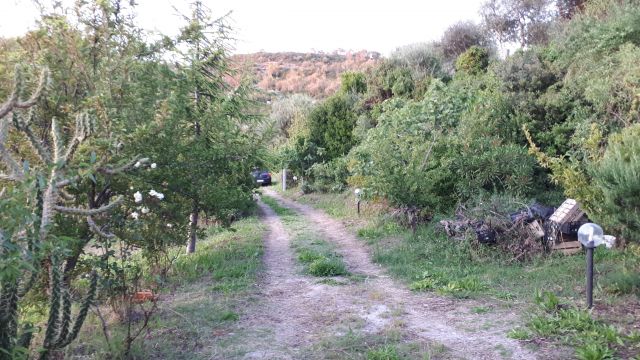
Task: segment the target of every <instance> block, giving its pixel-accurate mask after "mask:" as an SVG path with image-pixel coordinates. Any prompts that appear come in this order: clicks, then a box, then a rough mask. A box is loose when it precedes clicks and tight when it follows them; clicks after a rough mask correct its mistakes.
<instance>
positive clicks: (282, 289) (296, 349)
mask: <svg viewBox="0 0 640 360" xmlns="http://www.w3.org/2000/svg"><path fill="white" fill-rule="evenodd" d="M264 193H265V194H266V195H267V196H270V197H272V198H274V199H276V200H277V201H278V202H279V203H280V204H281V206H283V207H286V208H289V209H291V210H293V211H295V212H296V213H298V214H299V216H301V217H303V219H304V221H305V222H306V223H307V224H308V226H309V228H310V229H311V230H313V231H315V232H317V233H318V234H321V235H322V237H323V238H324V239H325V240H327V241H329V242H331V243H333V244H334V245H335V246H336V250H337V251H338V252H340V253H341V255H342V256H343V259H344V261H345V263H346V264H347V266H348V268H349V271H350V272H351V273H353V274H357V275H359V276H358V277H359V278H364V281H347V282H341V283H343V284H342V285H335V284H329V283H322V282H319V281H318V278H313V277H310V276H306V275H303V274H302V273H301V271H300V268H299V265H298V264H297V263H296V261H295V259H294V254H293V251H292V249H291V246H290V241H291V238H290V234H288V233H287V230H286V229H285V227H284V226H283V223H282V222H281V220H280V219H279V217H278V216H277V215H276V213H275V212H274V211H273V210H272V209H271V208H269V207H268V206H267V205H265V204H263V203H261V202H260V203H259V207H260V210H261V212H262V219H263V221H264V222H265V224H266V225H267V226H268V233H267V235H266V238H265V256H264V265H265V268H266V271H265V273H264V276H263V278H262V279H261V281H260V284H259V291H258V292H259V293H258V294H256V295H257V298H258V299H260V300H258V301H257V302H256V303H255V304H252V305H251V306H250V308H248V309H246V310H247V311H246V313H245V315H244V316H243V317H242V318H241V319H240V321H239V322H238V324H237V331H241V332H242V344H237V345H236V347H237V349H235V351H233V353H235V354H237V357H239V358H244V359H301V358H305V359H308V358H319V359H322V358H325V357H324V356H323V354H322V351H317V349H318V343H319V342H321V341H323V339H325V340H326V339H330V338H332V337H333V338H335V337H339V336H341V335H344V333H345V332H346V331H353V330H354V329H355V330H356V331H358V332H360V333H362V334H365V335H366V334H372V335H376V334H385V333H389V332H395V333H401V334H402V341H404V342H407V343H417V344H420V346H422V347H424V348H427V349H428V348H430V347H433V348H438V349H444V350H440V351H438V352H437V354H436V352H434V353H431V354H430V356H431V358H447V359H449V358H455V359H536V358H548V357H549V356H548V354H547V355H546V356H545V355H544V354H534V353H533V352H532V351H531V350H529V349H526V348H525V347H523V345H522V343H520V342H518V341H516V340H512V339H509V338H507V337H506V333H507V332H508V331H509V330H510V329H512V328H514V327H516V326H517V325H518V323H519V316H518V315H517V314H516V313H515V311H514V310H512V309H509V308H508V307H504V306H500V305H499V304H490V303H487V302H486V301H484V302H483V301H477V300H456V299H452V298H447V297H439V296H436V295H433V294H428V293H414V292H411V291H409V290H408V289H407V288H406V286H404V285H402V284H400V283H399V282H397V281H395V280H394V279H392V278H390V277H389V276H388V275H387V274H386V273H385V272H384V270H383V269H382V268H381V267H380V266H378V265H376V264H374V263H373V262H372V261H371V260H370V255H369V253H368V250H367V248H366V246H365V245H364V244H363V243H362V242H361V241H359V240H358V239H357V238H356V237H355V236H354V235H353V234H352V233H351V232H349V231H348V230H347V229H346V228H345V226H344V225H343V224H342V223H341V222H340V221H338V220H336V219H333V218H331V217H329V216H327V215H326V214H324V213H323V212H322V211H319V210H316V209H313V208H311V207H309V206H306V205H302V204H299V203H297V202H294V201H291V200H288V199H285V198H283V197H281V196H280V195H279V194H277V193H276V192H274V191H273V190H270V189H265V190H264ZM479 306H482V307H488V308H490V309H491V311H490V312H486V313H482V314H476V313H474V312H473V311H472V309H473V308H477V307H479ZM230 354H231V353H229V352H227V355H230ZM223 357H224V356H223ZM231 357H233V356H231ZM226 358H228V357H226Z"/></svg>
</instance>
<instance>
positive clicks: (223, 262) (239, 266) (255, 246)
mask: <svg viewBox="0 0 640 360" xmlns="http://www.w3.org/2000/svg"><path fill="white" fill-rule="evenodd" d="M261 230H262V224H261V223H260V222H259V220H258V219H257V218H255V217H252V218H247V219H243V220H240V221H238V222H236V223H235V224H234V225H233V228H232V231H222V232H217V231H215V230H211V231H210V232H211V233H212V234H210V235H209V236H208V237H207V238H206V239H205V240H204V241H200V242H199V243H198V246H197V248H196V252H195V253H194V254H190V255H186V254H185V255H181V256H180V257H179V258H178V260H177V261H176V264H175V267H174V272H173V275H174V276H173V277H172V280H173V281H174V282H178V283H182V284H185V283H190V282H194V281H198V280H201V279H202V278H203V277H209V278H210V279H212V280H214V281H212V282H211V284H210V285H209V286H210V287H211V289H212V290H214V291H223V292H234V291H239V290H243V289H245V288H246V287H247V286H249V285H250V284H252V283H253V281H254V279H255V275H256V273H257V271H258V270H259V268H260V266H261V263H260V258H261V257H262V252H263V248H262V237H263V231H261ZM180 250H182V249H180Z"/></svg>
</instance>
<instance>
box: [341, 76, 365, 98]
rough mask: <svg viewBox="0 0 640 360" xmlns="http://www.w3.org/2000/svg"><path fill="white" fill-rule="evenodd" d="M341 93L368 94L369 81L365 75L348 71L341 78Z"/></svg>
mask: <svg viewBox="0 0 640 360" xmlns="http://www.w3.org/2000/svg"><path fill="white" fill-rule="evenodd" d="M340 78H341V79H342V82H341V84H340V91H341V92H343V93H345V94H346V93H353V94H364V93H366V92H367V80H366V78H365V75H364V73H359V72H351V71H347V72H345V73H343V74H342V76H341V77H340Z"/></svg>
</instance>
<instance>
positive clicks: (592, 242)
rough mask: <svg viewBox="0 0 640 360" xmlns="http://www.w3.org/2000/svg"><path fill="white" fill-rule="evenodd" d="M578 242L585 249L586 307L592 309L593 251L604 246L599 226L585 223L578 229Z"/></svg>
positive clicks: (602, 233) (602, 234)
mask: <svg viewBox="0 0 640 360" xmlns="http://www.w3.org/2000/svg"><path fill="white" fill-rule="evenodd" d="M578 241H580V243H581V244H582V245H584V247H585V248H586V249H587V307H588V308H589V309H591V308H592V307H593V249H595V248H596V247H597V246H599V245H601V244H604V242H605V241H604V231H602V228H601V227H600V225H597V224H593V223H586V224H584V225H582V226H580V228H579V229H578Z"/></svg>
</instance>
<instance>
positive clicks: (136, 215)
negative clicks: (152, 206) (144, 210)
mask: <svg viewBox="0 0 640 360" xmlns="http://www.w3.org/2000/svg"><path fill="white" fill-rule="evenodd" d="M131 217H132V218H134V219H135V220H138V217H140V214H138V212H137V211H134V212H132V213H131Z"/></svg>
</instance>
